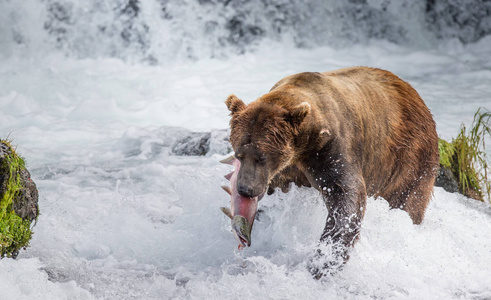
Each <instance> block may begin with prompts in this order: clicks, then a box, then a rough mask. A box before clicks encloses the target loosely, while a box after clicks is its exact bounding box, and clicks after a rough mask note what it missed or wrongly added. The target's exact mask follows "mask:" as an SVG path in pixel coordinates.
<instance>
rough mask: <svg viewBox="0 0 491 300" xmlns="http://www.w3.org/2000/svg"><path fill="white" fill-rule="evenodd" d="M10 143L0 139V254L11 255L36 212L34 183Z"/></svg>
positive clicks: (28, 236) (27, 235)
mask: <svg viewBox="0 0 491 300" xmlns="http://www.w3.org/2000/svg"><path fill="white" fill-rule="evenodd" d="M30 177H31V175H30V174H29V171H27V169H26V167H25V162H24V160H23V159H22V157H20V156H19V155H17V153H16V152H15V150H14V149H12V146H11V145H10V143H9V142H8V141H6V140H0V257H2V258H3V257H13V258H15V257H16V256H17V254H18V253H19V250H20V249H22V248H26V247H27V246H28V245H29V241H30V239H31V237H32V230H31V224H32V222H33V221H34V222H35V221H36V220H37V217H38V215H39V207H38V191H37V189H36V184H35V183H34V182H33V181H32V180H31V178H30Z"/></svg>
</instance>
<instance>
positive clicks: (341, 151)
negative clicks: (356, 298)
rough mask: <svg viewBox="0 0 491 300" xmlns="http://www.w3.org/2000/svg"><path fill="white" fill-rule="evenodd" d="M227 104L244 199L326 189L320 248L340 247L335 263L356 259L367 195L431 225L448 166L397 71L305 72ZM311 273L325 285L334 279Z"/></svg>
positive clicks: (424, 113)
mask: <svg viewBox="0 0 491 300" xmlns="http://www.w3.org/2000/svg"><path fill="white" fill-rule="evenodd" d="M225 103H226V105H227V107H228V109H229V110H230V112H231V116H232V118H231V121H230V127H231V133H230V142H231V144H232V147H233V149H234V151H235V157H236V158H237V159H238V160H239V161H240V165H241V168H240V170H239V172H238V178H237V191H238V193H239V194H240V195H242V196H244V197H250V198H252V197H256V196H259V195H262V194H264V193H265V192H266V191H267V192H268V194H271V193H272V192H273V191H274V189H275V188H277V187H279V188H281V189H282V190H283V191H287V190H288V187H289V184H290V183H291V182H293V183H295V184H297V185H298V186H308V187H314V188H315V189H317V190H318V191H319V192H320V193H321V194H322V197H323V199H324V202H325V204H326V206H327V210H328V216H327V220H326V225H325V228H324V231H323V233H322V236H321V238H320V241H321V242H322V243H331V244H332V245H338V246H339V247H333V248H332V249H337V250H335V251H334V250H333V251H334V252H335V253H332V254H333V255H331V257H333V258H335V259H333V261H334V260H341V261H342V263H345V262H346V261H347V260H348V258H349V255H348V250H349V249H350V247H351V246H353V244H354V242H355V241H356V240H357V238H358V235H359V231H360V223H361V220H362V219H363V215H364V211H365V206H366V199H367V196H373V197H382V198H384V199H385V200H387V201H388V202H389V204H390V207H391V208H400V209H403V210H405V211H406V212H407V213H408V214H409V216H410V217H411V219H412V221H413V223H414V224H419V223H421V221H422V220H423V217H424V213H425V209H426V207H427V205H428V202H429V200H430V197H431V195H432V190H433V183H434V180H435V176H436V171H437V169H438V162H439V156H438V136H437V133H436V129H435V122H434V121H433V118H432V115H431V113H430V111H429V109H428V108H427V107H426V105H425V104H424V102H423V100H422V99H421V97H420V96H419V95H418V93H417V92H416V91H415V90H414V89H413V88H412V87H411V86H410V85H409V84H408V83H407V82H405V81H403V80H401V79H400V78H399V77H397V76H396V75H394V74H392V73H391V72H388V71H385V70H381V69H375V68H368V67H353V68H346V69H341V70H336V71H331V72H325V73H317V72H305V73H300V74H295V75H292V76H288V77H286V78H284V79H282V80H280V81H279V82H278V83H276V84H275V85H274V86H273V88H272V89H271V90H270V91H269V93H267V94H265V95H263V96H261V97H260V98H259V99H257V100H256V101H254V102H252V103H250V104H248V105H245V104H244V102H242V101H241V100H240V99H238V98H237V97H236V96H234V95H231V96H229V97H228V99H227V100H226V102H225ZM318 253H319V254H318V255H316V256H322V254H321V252H320V251H319V252H318ZM333 265H334V263H333V264H331V263H326V264H323V268H324V269H329V268H334V267H332V266H333ZM341 265H342V264H341ZM338 266H339V265H338ZM311 271H312V272H313V273H314V276H316V277H319V276H321V275H322V274H323V273H324V271H325V270H324V271H323V270H319V269H318V268H315V267H314V268H312V269H311ZM327 272H330V271H328V270H327ZM319 274H320V275H319Z"/></svg>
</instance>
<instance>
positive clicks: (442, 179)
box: [435, 165, 460, 193]
mask: <svg viewBox="0 0 491 300" xmlns="http://www.w3.org/2000/svg"><path fill="white" fill-rule="evenodd" d="M435 186H439V187H442V188H443V189H444V190H445V191H447V192H450V193H459V192H460V190H459V182H458V181H457V178H455V176H454V174H453V173H452V170H450V169H449V168H447V167H445V166H442V165H440V169H439V170H438V174H437V176H436V180H435Z"/></svg>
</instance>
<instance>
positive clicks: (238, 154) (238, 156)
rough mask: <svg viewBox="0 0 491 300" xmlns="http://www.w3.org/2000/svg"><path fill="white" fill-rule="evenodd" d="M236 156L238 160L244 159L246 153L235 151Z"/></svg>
mask: <svg viewBox="0 0 491 300" xmlns="http://www.w3.org/2000/svg"><path fill="white" fill-rule="evenodd" d="M235 158H237V159H238V160H242V159H243V158H244V154H242V153H235Z"/></svg>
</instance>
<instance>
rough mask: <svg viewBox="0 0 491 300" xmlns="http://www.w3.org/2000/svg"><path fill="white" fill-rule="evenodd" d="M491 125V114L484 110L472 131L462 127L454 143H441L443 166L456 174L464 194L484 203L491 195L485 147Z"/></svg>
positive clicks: (440, 141) (477, 115) (478, 111)
mask: <svg viewBox="0 0 491 300" xmlns="http://www.w3.org/2000/svg"><path fill="white" fill-rule="evenodd" d="M490 121H491V113H490V112H488V111H485V112H482V109H481V108H480V109H478V110H477V112H476V114H475V115H474V121H473V123H472V127H471V129H470V130H469V131H467V129H466V127H465V125H464V124H462V126H461V128H460V131H459V134H458V135H457V137H456V138H455V139H452V142H451V143H449V142H447V141H445V140H442V139H440V140H439V142H438V149H439V151H440V164H441V165H442V166H445V167H447V168H450V169H451V170H452V173H453V174H454V175H455V177H456V178H457V179H458V181H459V185H460V190H461V192H462V193H463V194H465V195H466V196H469V197H472V198H474V199H478V200H481V201H483V199H484V195H486V194H487V196H488V199H489V198H490V194H491V183H490V181H489V180H488V171H489V170H488V162H487V155H486V144H485V138H486V136H491V123H490Z"/></svg>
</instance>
